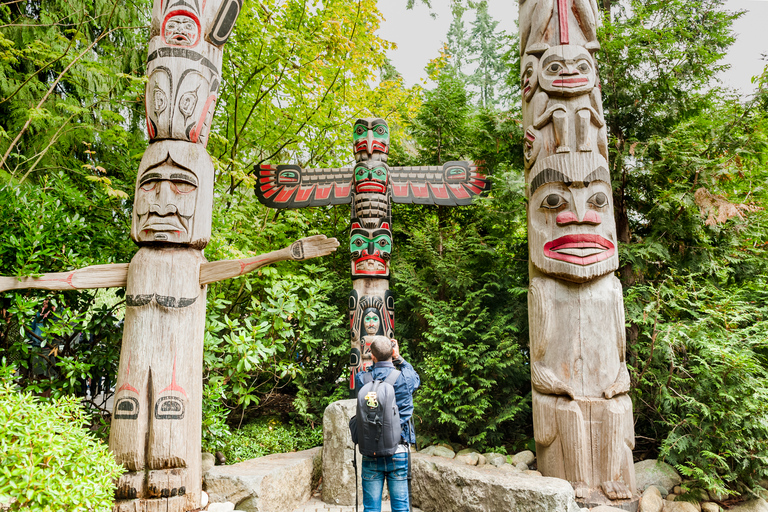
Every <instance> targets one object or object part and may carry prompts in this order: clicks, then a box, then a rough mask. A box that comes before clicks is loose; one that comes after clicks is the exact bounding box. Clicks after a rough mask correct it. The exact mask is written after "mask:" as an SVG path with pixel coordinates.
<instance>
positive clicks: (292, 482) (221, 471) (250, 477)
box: [203, 447, 321, 512]
mask: <svg viewBox="0 0 768 512" xmlns="http://www.w3.org/2000/svg"><path fill="white" fill-rule="evenodd" d="M320 459H321V449H320V448H319V447H318V448H312V449H311V450H304V451H302V452H293V453H276V454H273V455H267V456H266V457H259V458H256V459H251V460H247V461H245V462H240V463H238V464H233V465H231V466H214V467H213V468H211V469H210V470H209V471H208V472H207V473H206V474H205V477H204V481H203V487H204V488H205V490H206V492H207V493H208V495H209V496H210V500H211V502H212V503H218V502H227V501H229V502H232V503H234V504H236V506H237V509H238V510H242V511H244V512H291V511H292V510H293V509H295V508H296V507H298V506H299V505H301V504H302V503H304V502H305V501H307V500H309V498H310V496H311V494H312V489H314V488H315V487H316V486H317V483H318V482H319V480H320V467H321V460H320Z"/></svg>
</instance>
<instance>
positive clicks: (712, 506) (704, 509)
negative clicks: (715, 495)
mask: <svg viewBox="0 0 768 512" xmlns="http://www.w3.org/2000/svg"><path fill="white" fill-rule="evenodd" d="M701 512H720V505H718V504H717V503H712V502H711V501H705V502H704V503H702V504H701Z"/></svg>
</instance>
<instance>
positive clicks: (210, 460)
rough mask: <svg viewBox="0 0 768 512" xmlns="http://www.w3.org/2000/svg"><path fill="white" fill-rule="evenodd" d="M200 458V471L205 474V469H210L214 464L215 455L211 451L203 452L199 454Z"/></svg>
mask: <svg viewBox="0 0 768 512" xmlns="http://www.w3.org/2000/svg"><path fill="white" fill-rule="evenodd" d="M200 458H201V459H202V473H201V474H203V475H204V474H205V472H206V471H208V470H209V469H211V468H212V467H213V466H215V465H216V457H215V456H214V455H213V454H212V453H208V452H203V453H201V454H200Z"/></svg>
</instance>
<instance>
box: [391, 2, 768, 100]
mask: <svg viewBox="0 0 768 512" xmlns="http://www.w3.org/2000/svg"><path fill="white" fill-rule="evenodd" d="M405 4H406V0H380V1H379V2H378V7H379V10H380V11H381V12H382V14H383V15H384V18H385V20H386V21H384V23H383V24H382V27H381V29H380V30H379V34H380V35H381V36H382V37H383V38H384V39H387V40H388V41H392V42H394V43H396V44H397V46H398V48H397V50H394V51H392V52H390V59H391V60H392V63H393V64H394V65H395V67H396V68H397V69H398V71H400V73H402V75H403V78H404V79H405V82H406V84H407V85H414V84H417V83H422V84H423V80H424V79H425V78H426V73H425V72H424V66H426V65H427V63H428V62H429V60H430V59H433V58H435V57H437V56H438V54H439V51H440V48H441V47H442V43H443V42H444V41H445V39H446V38H445V34H446V33H447V32H448V27H449V26H450V24H451V11H450V7H449V5H450V2H449V0H432V5H433V8H432V12H434V13H436V15H437V17H436V18H432V17H431V16H430V9H428V8H427V7H425V6H424V5H417V6H415V7H414V8H413V9H412V10H407V9H406V8H405ZM726 5H727V7H728V8H729V9H732V10H747V11H749V12H747V14H745V15H744V16H742V17H741V18H740V19H739V20H737V21H736V23H735V24H734V27H733V28H734V32H735V33H736V37H737V39H736V43H735V44H734V45H733V46H732V47H731V50H730V52H729V53H728V56H727V57H726V62H727V63H729V64H731V70H730V71H728V72H727V73H726V74H724V75H723V76H722V77H721V78H722V79H723V82H724V83H725V84H726V85H727V86H730V87H734V88H737V89H739V90H740V91H741V92H742V94H748V93H750V92H751V91H752V89H753V87H752V84H751V83H750V79H751V77H753V76H755V75H759V74H760V73H761V72H762V69H763V66H764V65H765V62H763V61H761V60H760V54H761V53H763V52H768V37H766V29H767V28H768V0H727V1H726ZM517 8H518V3H517V2H515V1H514V0H488V10H489V12H490V13H491V16H493V18H494V19H496V20H498V21H499V27H498V28H500V29H502V30H515V29H516V25H515V20H517Z"/></svg>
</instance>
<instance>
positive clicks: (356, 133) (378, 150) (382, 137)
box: [352, 117, 389, 162]
mask: <svg viewBox="0 0 768 512" xmlns="http://www.w3.org/2000/svg"><path fill="white" fill-rule="evenodd" d="M352 141H353V148H354V152H355V160H357V161H358V162H361V161H364V160H381V161H382V162H386V161H387V155H388V154H389V125H388V124H387V122H386V121H385V120H383V119H380V118H373V117H367V118H365V119H358V120H357V121H355V125H354V127H353V128H352Z"/></svg>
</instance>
